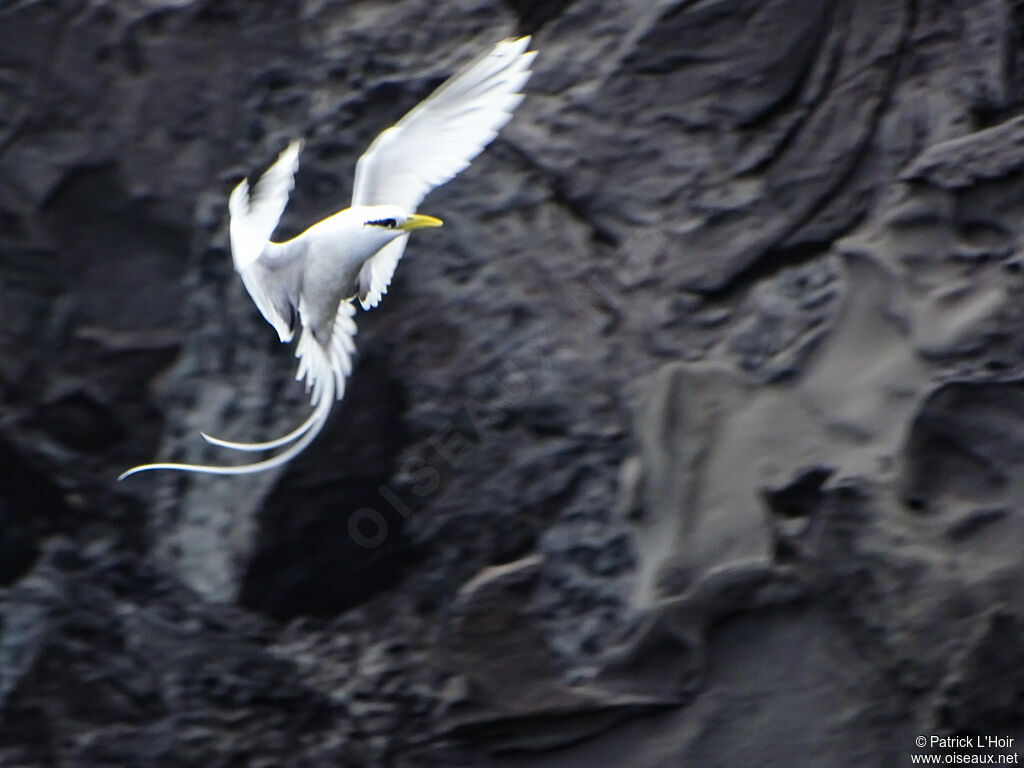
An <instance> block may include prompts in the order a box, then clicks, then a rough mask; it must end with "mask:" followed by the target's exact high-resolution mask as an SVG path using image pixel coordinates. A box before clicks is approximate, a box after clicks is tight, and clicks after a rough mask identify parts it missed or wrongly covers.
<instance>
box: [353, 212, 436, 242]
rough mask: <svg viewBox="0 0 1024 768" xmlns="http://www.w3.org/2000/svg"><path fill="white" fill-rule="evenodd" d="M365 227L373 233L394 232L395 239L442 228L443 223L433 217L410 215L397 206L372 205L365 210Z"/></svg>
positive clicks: (417, 214)
mask: <svg viewBox="0 0 1024 768" xmlns="http://www.w3.org/2000/svg"><path fill="white" fill-rule="evenodd" d="M363 212H364V215H363V218H364V221H363V226H364V227H367V228H369V229H370V230H371V231H381V232H393V233H394V235H395V237H397V236H398V235H400V234H402V233H403V232H410V231H412V230H414V229H423V228H425V227H440V226H441V225H442V223H443V222H442V221H441V220H440V219H435V218H434V217H433V216H424V215H422V214H419V213H409V212H407V211H406V210H404V209H403V208H401V207H400V206H397V205H372V206H366V207H365V208H364V209H363Z"/></svg>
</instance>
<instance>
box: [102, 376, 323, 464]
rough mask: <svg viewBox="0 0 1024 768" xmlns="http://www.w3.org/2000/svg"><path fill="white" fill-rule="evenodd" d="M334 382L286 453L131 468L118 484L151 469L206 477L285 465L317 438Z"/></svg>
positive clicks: (321, 427)
mask: <svg viewBox="0 0 1024 768" xmlns="http://www.w3.org/2000/svg"><path fill="white" fill-rule="evenodd" d="M333 388H334V382H333V380H329V381H328V382H327V383H326V385H325V389H326V391H325V392H324V394H325V395H327V396H326V397H324V398H323V399H321V400H320V402H319V403H317V406H316V409H315V410H314V411H313V414H312V415H311V416H310V418H309V420H308V422H307V424H308V426H307V427H306V432H305V434H304V435H302V437H301V438H300V439H299V440H298V442H295V443H294V444H292V445H291V447H289V448H288V449H287V450H284V451H282V452H281V453H279V454H277V455H276V456H271V457H270V458H269V459H264V460H263V461H257V462H254V463H252V464H239V465H237V466H219V465H216V464H170V463H168V464H143V465H141V466H138V467H132V468H131V469H129V470H128V471H127V472H124V473H123V474H122V475H121V476H120V477H118V478H117V479H118V480H124V479H125V478H126V477H129V476H131V475H134V474H136V473H138V472H149V471H151V470H154V469H170V470H175V471H178V472H197V473H200V474H207V475H250V474H253V473H255V472H264V471H266V470H268V469H274V468H276V467H280V466H281V465H282V464H285V463H287V462H289V461H291V460H292V459H294V458H295V457H296V456H298V455H299V454H300V453H302V452H303V451H304V450H306V447H307V446H308V445H309V444H310V443H312V442H313V441H314V440H315V439H316V436H317V435H319V434H320V431H321V430H322V429H323V428H324V424H326V423H327V417H328V416H329V415H330V413H331V406H332V405H333V404H334V398H333V397H332V395H333V392H332V391H330V390H333Z"/></svg>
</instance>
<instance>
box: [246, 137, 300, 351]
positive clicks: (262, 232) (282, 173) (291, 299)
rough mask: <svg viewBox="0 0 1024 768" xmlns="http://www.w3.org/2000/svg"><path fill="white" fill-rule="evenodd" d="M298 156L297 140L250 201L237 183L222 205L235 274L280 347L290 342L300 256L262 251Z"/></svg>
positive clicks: (282, 248)
mask: <svg viewBox="0 0 1024 768" xmlns="http://www.w3.org/2000/svg"><path fill="white" fill-rule="evenodd" d="M301 150H302V140H301V139H298V140H296V141H293V142H292V143H291V144H289V145H288V146H287V147H286V148H285V150H284V151H283V152H282V153H281V154H280V155H279V156H278V158H277V160H276V161H275V162H274V164H273V165H272V166H270V168H268V169H267V171H266V173H264V174H263V176H261V177H260V180H259V182H257V184H256V188H255V189H254V190H253V194H252V196H251V198H250V195H249V181H248V179H243V180H242V182H241V183H240V184H239V185H238V186H237V187H235V189H234V191H232V193H231V197H230V199H229V200H228V210H229V211H230V213H231V228H230V231H231V255H232V257H233V258H234V261H235V269H236V270H237V271H238V274H239V275H240V276H241V278H242V282H243V283H244V284H245V288H246V290H247V291H248V292H249V295H250V296H251V297H252V300H253V302H254V303H255V304H256V306H257V307H258V308H259V310H260V312H261V313H263V317H265V318H266V319H267V322H268V323H270V324H271V325H272V326H274V330H276V331H277V334H278V336H279V337H280V338H281V341H290V340H291V338H292V336H293V334H294V327H295V322H294V320H295V317H294V311H295V305H296V302H297V298H298V282H297V280H298V276H299V275H300V274H301V263H300V262H301V259H302V257H303V256H304V253H303V249H302V248H301V247H300V246H299V244H295V245H294V246H292V247H288V246H286V245H277V246H275V247H272V248H271V247H268V246H269V245H271V244H270V236H271V235H273V234H274V230H275V229H276V228H277V223H278V221H280V219H281V214H282V213H284V209H285V206H286V205H288V195H289V193H290V192H291V191H292V188H293V187H294V186H295V172H296V171H297V170H298V169H299V152H300V151H301Z"/></svg>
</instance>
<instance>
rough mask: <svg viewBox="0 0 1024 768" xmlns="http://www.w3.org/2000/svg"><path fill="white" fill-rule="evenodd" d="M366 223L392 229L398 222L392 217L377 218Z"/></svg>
mask: <svg viewBox="0 0 1024 768" xmlns="http://www.w3.org/2000/svg"><path fill="white" fill-rule="evenodd" d="M366 224H367V225H368V226H371V227H385V228H387V229H394V228H395V227H397V226H398V222H397V221H395V220H394V219H377V220H376V221H368V222H366Z"/></svg>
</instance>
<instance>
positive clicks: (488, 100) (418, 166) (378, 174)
mask: <svg viewBox="0 0 1024 768" xmlns="http://www.w3.org/2000/svg"><path fill="white" fill-rule="evenodd" d="M529 45H530V38H529V37H521V38H519V39H517V40H503V41H502V42H500V43H498V44H497V45H495V46H494V48H493V49H492V50H491V51H490V52H489V53H488V54H487V55H485V56H483V57H481V58H478V59H477V60H476V61H474V62H472V63H470V64H469V65H467V66H466V67H464V68H463V69H461V70H460V71H459V72H457V73H456V74H454V75H453V76H452V77H450V78H449V79H448V80H447V81H446V82H445V83H444V84H443V85H441V86H440V87H439V88H438V89H437V90H436V91H434V92H433V93H432V94H431V95H430V96H428V97H427V98H426V99H425V100H424V101H423V102H421V103H420V104H419V105H417V106H416V107H415V108H414V109H413V110H412V111H411V112H409V113H408V114H407V115H406V116H405V117H403V118H402V119H401V120H399V121H398V122H397V123H396V124H395V125H393V126H392V127H390V128H388V129H387V130H386V131H384V132H383V133H381V134H380V135H379V136H378V137H377V138H376V139H375V140H374V142H373V143H372V144H371V145H370V147H369V149H367V150H366V152H365V153H363V156H362V157H360V158H359V162H358V163H356V178H355V186H354V191H353V194H352V205H353V206H356V205H387V204H390V205H400V206H402V207H404V208H405V209H406V210H408V211H409V212H410V213H412V212H414V211H415V210H416V208H417V207H418V206H419V204H420V202H421V201H422V200H423V198H424V196H426V194H427V192H429V191H430V190H431V189H433V188H434V187H437V186H439V185H441V184H444V183H445V182H446V181H448V180H449V179H451V178H452V177H453V176H455V175H456V174H457V173H459V172H460V171H462V170H463V169H465V168H466V167H467V166H468V165H469V163H470V161H471V160H473V158H475V157H476V156H477V155H478V154H480V152H481V151H483V149H484V147H486V146H487V145H488V144H490V143H491V140H493V139H494V137H495V136H497V135H498V131H500V130H501V128H502V127H503V126H504V125H505V123H507V122H508V121H509V119H510V118H511V117H512V111H513V110H514V109H515V108H516V107H517V106H518V105H519V103H520V102H521V101H522V100H523V94H522V93H521V92H520V91H521V89H522V87H523V85H525V83H526V81H527V80H528V79H529V77H530V74H531V72H530V64H531V62H532V61H533V59H534V57H536V55H537V53H536V51H527V50H526V49H527V48H528V47H529ZM407 240H408V237H405V236H403V237H399V238H397V239H395V240H393V241H391V243H389V244H388V245H387V246H385V247H384V248H382V249H381V250H380V251H379V252H378V253H377V254H376V255H375V256H374V257H373V258H371V259H369V260H368V261H367V262H366V264H364V265H363V268H362V271H361V272H360V274H359V301H360V303H361V304H362V305H363V308H364V309H369V308H370V307H375V306H377V304H378V303H379V302H380V298H381V296H382V295H383V294H384V293H386V292H387V288H388V285H390V283H391V276H392V274H393V273H394V271H395V266H396V265H397V264H398V260H399V259H400V258H401V257H402V251H403V250H404V249H405V244H406V241H407Z"/></svg>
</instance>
